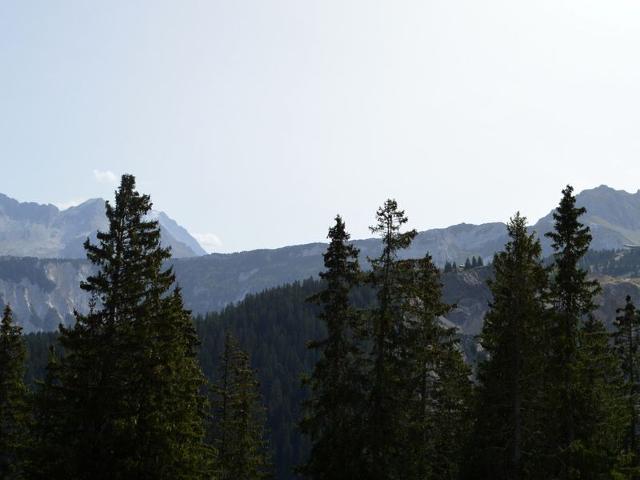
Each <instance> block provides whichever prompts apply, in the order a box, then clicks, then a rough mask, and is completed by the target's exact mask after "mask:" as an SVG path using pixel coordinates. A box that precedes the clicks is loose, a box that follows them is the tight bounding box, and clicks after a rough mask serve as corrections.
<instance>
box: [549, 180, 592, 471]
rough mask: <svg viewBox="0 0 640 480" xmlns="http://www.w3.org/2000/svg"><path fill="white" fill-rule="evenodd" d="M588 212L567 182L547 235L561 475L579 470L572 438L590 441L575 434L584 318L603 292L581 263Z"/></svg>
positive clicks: (552, 380)
mask: <svg viewBox="0 0 640 480" xmlns="http://www.w3.org/2000/svg"><path fill="white" fill-rule="evenodd" d="M585 212H586V210H585V208H581V207H577V206H576V198H575V196H574V195H573V187H571V186H570V185H568V186H567V187H566V188H565V189H564V190H563V191H562V199H561V200H560V204H559V206H558V208H557V209H556V211H555V212H554V213H553V219H554V230H553V231H552V232H549V233H547V234H546V236H548V237H549V238H550V239H551V241H552V247H553V249H554V251H555V253H554V263H553V270H552V272H553V275H552V282H551V295H550V301H551V309H552V315H551V323H552V325H551V329H550V337H549V338H550V342H549V346H550V352H549V358H550V362H551V365H550V368H549V370H548V373H549V387H550V390H549V393H550V405H549V409H550V411H552V412H555V414H556V415H557V417H556V418H555V420H554V421H550V422H549V423H548V426H549V427H550V428H554V429H555V427H557V429H556V431H554V432H547V434H548V438H549V444H550V445H553V448H554V449H555V455H556V461H557V468H558V475H559V477H560V478H563V479H566V478H571V477H572V476H574V475H576V470H579V469H580V467H579V466H578V465H577V464H576V461H577V460H576V456H575V455H574V454H573V452H574V450H575V448H574V442H582V443H584V442H585V441H586V439H584V438H578V436H577V424H578V422H579V421H580V418H579V417H580V412H579V406H580V405H581V399H580V398H578V397H579V391H580V388H579V386H578V384H577V374H578V372H577V367H578V354H579V352H578V348H579V332H580V325H581V322H582V321H583V320H584V319H585V318H587V317H588V316H589V315H590V314H591V313H592V312H593V311H594V310H595V303H594V297H595V295H596V294H597V293H598V292H599V285H598V283H597V281H594V280H588V279H587V272H586V271H585V270H583V269H582V268H580V260H581V259H582V258H583V257H584V255H585V254H586V252H587V250H588V248H589V244H590V242H591V234H590V232H589V227H588V226H585V225H583V224H582V223H581V222H580V217H581V216H582V215H583V214H584V213H585ZM554 438H555V440H554Z"/></svg>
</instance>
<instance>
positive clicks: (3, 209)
mask: <svg viewBox="0 0 640 480" xmlns="http://www.w3.org/2000/svg"><path fill="white" fill-rule="evenodd" d="M104 205H105V201H104V200H102V199H100V198H95V199H92V200H87V201H86V202H84V203H82V204H80V205H78V206H76V207H71V208H67V209H65V210H59V209H58V208H57V207H56V206H55V205H40V204H37V203H31V202H26V203H22V202H18V201H17V200H14V199H12V198H9V197H7V196H6V195H3V194H0V255H11V256H17V257H38V258H85V252H84V248H83V247H82V244H83V243H84V241H85V240H86V239H87V237H91V238H93V239H95V234H96V232H97V231H98V230H106V229H107V218H106V216H105V207H104ZM152 217H153V218H154V219H157V220H158V221H159V222H160V227H161V229H162V239H163V243H164V244H165V245H169V246H171V249H172V251H173V256H174V257H176V258H183V257H194V256H197V255H205V254H206V252H205V251H204V250H203V249H202V247H201V246H200V244H199V243H198V242H197V241H196V240H195V238H193V237H192V236H191V235H190V234H189V232H187V230H185V229H184V228H183V227H181V226H180V225H178V224H177V223H176V222H175V221H174V220H172V219H171V218H169V216H167V215H166V214H165V213H164V212H153V214H152Z"/></svg>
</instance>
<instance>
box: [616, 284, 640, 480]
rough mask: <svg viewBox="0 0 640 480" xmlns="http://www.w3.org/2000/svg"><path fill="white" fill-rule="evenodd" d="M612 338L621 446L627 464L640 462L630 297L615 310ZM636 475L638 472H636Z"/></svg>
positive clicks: (639, 325)
mask: <svg viewBox="0 0 640 480" xmlns="http://www.w3.org/2000/svg"><path fill="white" fill-rule="evenodd" d="M616 312H617V313H618V316H617V317H616V320H615V322H614V328H615V331H614V333H613V339H614V342H615V351H616V354H617V357H618V362H619V365H620V368H621V370H622V373H623V375H624V397H623V398H624V407H625V410H626V415H627V420H628V423H627V426H626V429H625V430H626V432H625V435H624V450H625V452H626V453H627V454H628V455H629V467H631V468H635V469H637V468H638V467H639V466H640V452H639V451H638V450H639V448H640V445H639V442H638V407H639V403H640V390H639V388H638V387H639V385H638V384H639V382H640V377H639V375H640V357H639V354H640V351H639V350H638V346H639V345H640V315H639V313H638V311H637V310H636V307H635V305H634V304H633V302H632V301H631V297H630V296H628V295H627V298H626V303H625V306H624V308H619V309H617V311H616ZM636 475H638V472H636Z"/></svg>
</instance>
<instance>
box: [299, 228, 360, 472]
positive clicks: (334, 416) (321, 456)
mask: <svg viewBox="0 0 640 480" xmlns="http://www.w3.org/2000/svg"><path fill="white" fill-rule="evenodd" d="M328 237H329V239H330V243H329V246H328V248H327V251H326V252H325V254H324V265H325V271H324V272H322V273H320V277H321V278H322V280H323V281H324V289H323V290H322V291H321V292H320V293H318V294H317V295H315V296H314V297H312V298H311V299H310V300H311V301H312V302H314V303H317V304H318V305H320V307H321V311H320V313H319V318H320V320H322V321H323V323H324V324H325V325H326V329H327V336H326V337H325V338H324V339H322V340H319V341H314V342H311V343H310V344H309V348H311V349H313V350H316V351H318V352H319V353H320V359H319V360H318V362H317V363H316V365H315V368H314V370H313V373H312V374H311V376H310V378H308V379H307V380H306V382H305V383H306V384H307V385H308V386H309V387H310V398H309V400H308V401H307V402H306V403H305V405H304V407H305V416H304V418H303V420H302V422H301V424H300V427H301V430H302V431H303V433H305V434H307V435H308V436H309V437H310V439H311V442H312V446H311V454H310V458H309V460H308V461H307V463H306V465H304V466H303V468H301V471H302V472H303V473H304V474H305V475H306V476H307V477H309V478H314V479H335V480H339V479H351V478H357V477H358V476H359V475H360V474H361V472H362V468H363V460H362V455H363V448H362V442H363V438H362V432H363V423H362V420H363V417H362V415H363V414H364V413H365V409H364V400H365V398H364V392H365V385H364V378H363V376H364V372H363V354H364V352H363V351H362V336H363V331H362V327H363V326H362V319H361V315H360V314H359V312H357V311H356V310H355V309H354V308H353V307H352V306H351V302H350V294H351V292H352V290H353V288H354V287H356V286H357V285H358V283H359V280H360V268H359V265H358V250H357V249H356V248H355V247H354V246H353V245H351V244H350V243H349V234H348V233H347V231H346V229H345V224H344V221H343V220H342V218H341V217H340V216H339V215H338V216H337V217H336V219H335V225H334V226H333V227H331V228H330V229H329V235H328Z"/></svg>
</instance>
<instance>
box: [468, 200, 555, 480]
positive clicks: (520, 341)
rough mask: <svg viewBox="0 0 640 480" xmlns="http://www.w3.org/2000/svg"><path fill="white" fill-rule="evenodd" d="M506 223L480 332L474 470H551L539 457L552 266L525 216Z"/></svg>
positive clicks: (512, 479) (512, 475) (506, 473)
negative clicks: (542, 465)
mask: <svg viewBox="0 0 640 480" xmlns="http://www.w3.org/2000/svg"><path fill="white" fill-rule="evenodd" d="M507 231H508V234H509V242H508V243H507V244H506V245H505V248H504V251H502V252H500V253H498V254H496V255H495V257H494V260H493V266H494V271H495V279H494V280H492V281H491V282H490V283H489V286H490V289H491V292H492V294H493V300H492V302H491V304H490V309H489V312H488V313H487V315H486V317H485V322H484V326H483V329H482V334H481V336H480V343H481V345H482V347H483V348H484V350H485V351H486V352H487V359H486V360H485V361H484V362H482V363H481V364H480V365H479V367H478V381H479V386H478V395H477V396H478V402H477V403H478V404H477V407H476V408H477V413H476V417H477V421H476V425H475V433H474V437H473V438H472V440H471V442H472V445H473V450H474V455H473V457H472V461H470V462H468V465H467V467H468V468H467V470H468V471H467V472H466V477H468V478H478V479H480V478H493V479H509V480H517V479H520V478H545V476H544V473H543V472H540V471H539V469H538V467H537V465H536V463H535V461H536V460H537V458H536V457H537V455H540V454H541V453H542V452H541V451H540V446H541V445H542V444H543V442H544V439H543V438H540V436H539V433H538V432H539V431H540V425H541V422H542V421H543V418H542V417H543V410H542V409H541V402H540V395H539V392H540V389H541V387H542V378H543V368H544V367H543V357H542V344H543V341H544V337H545V332H544V330H545V327H544V318H545V290H546V288H547V274H546V270H545V268H544V267H543V265H542V259H541V247H540V242H539V241H538V240H537V239H536V238H535V236H534V235H533V234H529V233H528V232H527V228H526V218H524V217H522V216H520V214H519V213H517V214H516V215H515V216H514V217H513V218H512V219H511V220H510V222H509V223H508V224H507Z"/></svg>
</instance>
